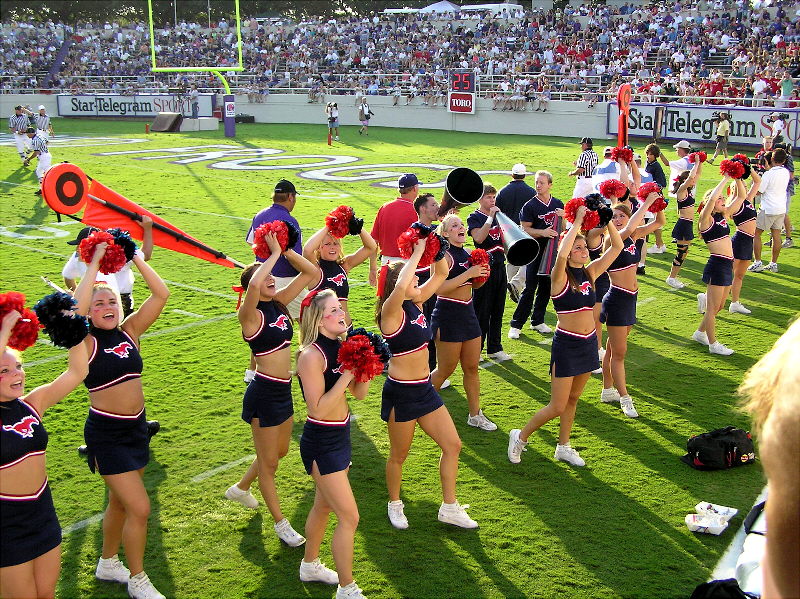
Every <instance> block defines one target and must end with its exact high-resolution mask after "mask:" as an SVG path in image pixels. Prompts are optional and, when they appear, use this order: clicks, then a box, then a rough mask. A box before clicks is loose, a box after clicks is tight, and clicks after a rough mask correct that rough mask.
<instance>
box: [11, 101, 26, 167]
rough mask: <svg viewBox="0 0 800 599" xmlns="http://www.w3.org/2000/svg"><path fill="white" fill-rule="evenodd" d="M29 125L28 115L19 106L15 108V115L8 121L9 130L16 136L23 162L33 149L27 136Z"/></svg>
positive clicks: (15, 139)
mask: <svg viewBox="0 0 800 599" xmlns="http://www.w3.org/2000/svg"><path fill="white" fill-rule="evenodd" d="M29 125H30V122H29V121H28V115H26V114H24V113H23V112H22V106H20V105H19V104H18V105H16V106H14V114H13V115H11V117H10V118H9V119H8V128H9V129H10V130H11V133H13V134H14V143H15V144H16V146H17V152H19V157H20V158H22V160H23V162H24V161H25V154H26V152H27V151H28V150H30V149H31V141H30V139H28V136H27V134H26V131H27V130H28V126H29Z"/></svg>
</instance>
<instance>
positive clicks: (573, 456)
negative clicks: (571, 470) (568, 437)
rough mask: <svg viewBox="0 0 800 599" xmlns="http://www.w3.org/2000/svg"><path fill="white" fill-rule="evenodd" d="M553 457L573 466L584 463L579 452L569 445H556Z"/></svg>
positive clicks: (583, 464)
mask: <svg viewBox="0 0 800 599" xmlns="http://www.w3.org/2000/svg"><path fill="white" fill-rule="evenodd" d="M553 459H554V460H558V461H560V462H567V463H568V464H572V465H573V466H585V465H586V462H584V461H583V459H582V458H581V456H580V454H578V452H577V451H575V450H574V449H572V447H570V446H569V445H556V452H555V453H554V454H553Z"/></svg>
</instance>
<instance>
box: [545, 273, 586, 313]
mask: <svg viewBox="0 0 800 599" xmlns="http://www.w3.org/2000/svg"><path fill="white" fill-rule="evenodd" d="M567 268H569V270H570V272H571V273H572V274H573V275H574V276H575V281H576V282H577V283H578V290H577V291H573V289H572V287H571V286H570V284H569V279H567V282H566V283H565V284H564V289H562V290H561V293H559V294H558V295H553V296H551V297H552V299H553V308H555V311H556V314H571V313H573V312H583V311H585V310H593V309H594V304H595V293H594V288H593V287H592V281H591V279H590V278H589V275H587V274H586V270H585V269H583V268H573V267H572V266H568V267H567Z"/></svg>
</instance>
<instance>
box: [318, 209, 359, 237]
mask: <svg viewBox="0 0 800 599" xmlns="http://www.w3.org/2000/svg"><path fill="white" fill-rule="evenodd" d="M351 218H353V209H352V208H350V206H339V207H338V208H334V209H333V210H331V211H330V213H328V216H326V217H325V226H326V227H328V230H329V231H330V233H331V235H332V236H334V237H336V239H342V238H343V237H346V236H347V234H348V233H349V232H350V219H351Z"/></svg>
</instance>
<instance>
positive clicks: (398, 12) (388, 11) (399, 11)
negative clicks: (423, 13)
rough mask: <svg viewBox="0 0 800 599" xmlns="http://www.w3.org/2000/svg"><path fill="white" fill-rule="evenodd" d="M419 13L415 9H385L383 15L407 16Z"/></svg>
mask: <svg viewBox="0 0 800 599" xmlns="http://www.w3.org/2000/svg"><path fill="white" fill-rule="evenodd" d="M415 12H419V10H418V9H416V8H385V9H384V10H383V14H385V15H409V14H413V13H415Z"/></svg>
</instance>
